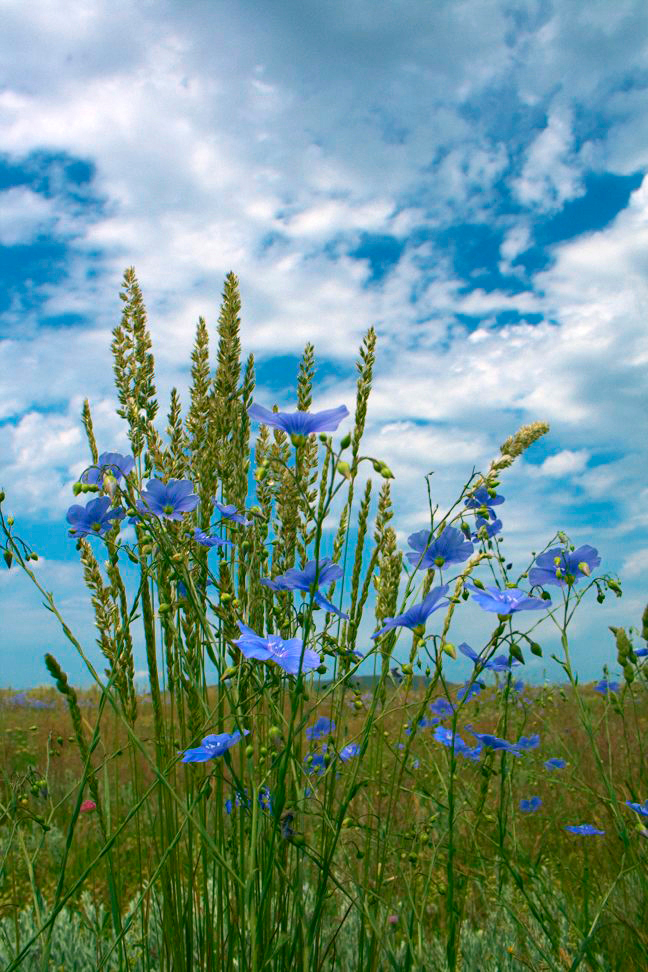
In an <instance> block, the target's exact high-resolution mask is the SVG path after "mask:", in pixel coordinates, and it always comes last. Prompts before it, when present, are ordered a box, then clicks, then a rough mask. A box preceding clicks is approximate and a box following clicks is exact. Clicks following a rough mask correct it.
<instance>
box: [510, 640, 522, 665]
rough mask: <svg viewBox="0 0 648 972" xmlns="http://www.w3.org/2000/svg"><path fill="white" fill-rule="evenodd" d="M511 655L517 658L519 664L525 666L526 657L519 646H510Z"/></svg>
mask: <svg viewBox="0 0 648 972" xmlns="http://www.w3.org/2000/svg"><path fill="white" fill-rule="evenodd" d="M509 654H510V655H512V656H513V658H516V659H517V660H518V661H519V662H522V664H523V665H524V655H523V654H522V651H521V649H520V646H519V645H517V644H512V645H510V647H509Z"/></svg>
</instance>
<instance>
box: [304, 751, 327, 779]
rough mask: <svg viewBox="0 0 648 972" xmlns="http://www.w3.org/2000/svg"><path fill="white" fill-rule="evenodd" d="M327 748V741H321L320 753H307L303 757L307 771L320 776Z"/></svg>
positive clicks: (323, 768) (323, 767)
mask: <svg viewBox="0 0 648 972" xmlns="http://www.w3.org/2000/svg"><path fill="white" fill-rule="evenodd" d="M327 749H328V745H327V743H322V751H321V752H320V753H318V752H314V753H308V755H307V756H305V757H304V763H305V764H306V772H307V773H315V772H317V773H318V774H319V775H320V776H321V775H322V773H323V772H324V770H325V769H326V765H327V763H326V760H325V756H326V751H327Z"/></svg>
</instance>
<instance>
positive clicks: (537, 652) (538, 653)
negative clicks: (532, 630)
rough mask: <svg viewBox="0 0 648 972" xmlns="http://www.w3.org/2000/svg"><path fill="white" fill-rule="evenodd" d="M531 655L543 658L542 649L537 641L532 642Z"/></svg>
mask: <svg viewBox="0 0 648 972" xmlns="http://www.w3.org/2000/svg"><path fill="white" fill-rule="evenodd" d="M531 654H532V655H536V657H538V658H542V648H541V647H540V645H539V644H538V642H537V641H532V642H531Z"/></svg>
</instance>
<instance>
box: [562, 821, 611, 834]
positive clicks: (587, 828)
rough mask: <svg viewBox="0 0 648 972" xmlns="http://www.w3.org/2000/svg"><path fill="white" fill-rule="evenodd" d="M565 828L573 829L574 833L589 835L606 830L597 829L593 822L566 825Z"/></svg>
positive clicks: (602, 832)
mask: <svg viewBox="0 0 648 972" xmlns="http://www.w3.org/2000/svg"><path fill="white" fill-rule="evenodd" d="M565 830H571V832H572V834H584V835H585V836H587V837H592V836H593V835H594V834H599V835H600V834H604V833H605V831H604V830H597V829H596V827H593V826H592V825H591V824H579V825H578V826H566V827H565Z"/></svg>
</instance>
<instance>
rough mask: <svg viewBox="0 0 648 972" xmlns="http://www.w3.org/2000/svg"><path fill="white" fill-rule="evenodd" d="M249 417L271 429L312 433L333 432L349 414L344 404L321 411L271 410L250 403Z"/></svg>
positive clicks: (291, 433) (293, 433) (291, 432)
mask: <svg viewBox="0 0 648 972" xmlns="http://www.w3.org/2000/svg"><path fill="white" fill-rule="evenodd" d="M247 413H248V415H249V416H250V418H251V419H256V421H257V422H262V423H263V425H269V426H270V428H273V429H283V431H284V432H287V433H288V434H289V435H312V434H313V433H315V432H335V430H336V429H337V427H338V425H339V424H340V422H341V421H342V419H345V418H346V417H347V415H348V414H349V409H348V408H347V407H346V405H340V406H339V407H338V408H329V409H326V410H325V411H323V412H313V413H312V414H311V413H309V412H301V411H297V412H271V411H269V409H267V408H264V407H263V406H262V405H250V407H249V408H248V410H247Z"/></svg>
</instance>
